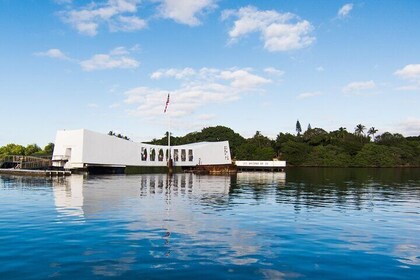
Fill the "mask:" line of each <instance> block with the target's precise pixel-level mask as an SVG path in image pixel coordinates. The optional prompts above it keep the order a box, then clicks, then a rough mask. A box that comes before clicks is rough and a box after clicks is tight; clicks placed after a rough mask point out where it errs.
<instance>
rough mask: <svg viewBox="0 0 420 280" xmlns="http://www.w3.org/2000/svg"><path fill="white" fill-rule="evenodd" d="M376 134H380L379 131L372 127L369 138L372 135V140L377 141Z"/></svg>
mask: <svg viewBox="0 0 420 280" xmlns="http://www.w3.org/2000/svg"><path fill="white" fill-rule="evenodd" d="M376 132H378V130H377V129H376V128H375V127H373V126H372V127H371V128H369V130H368V132H367V134H368V135H369V136H370V135H372V139H375V134H376Z"/></svg>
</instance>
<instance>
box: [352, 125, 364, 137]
mask: <svg viewBox="0 0 420 280" xmlns="http://www.w3.org/2000/svg"><path fill="white" fill-rule="evenodd" d="M365 130H366V126H364V125H363V124H358V125H357V126H356V127H355V128H354V134H356V135H357V136H364V135H365Z"/></svg>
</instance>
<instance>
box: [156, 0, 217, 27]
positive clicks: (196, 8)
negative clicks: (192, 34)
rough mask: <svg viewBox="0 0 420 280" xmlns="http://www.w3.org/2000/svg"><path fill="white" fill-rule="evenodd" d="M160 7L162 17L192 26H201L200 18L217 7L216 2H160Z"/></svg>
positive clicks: (178, 0)
mask: <svg viewBox="0 0 420 280" xmlns="http://www.w3.org/2000/svg"><path fill="white" fill-rule="evenodd" d="M159 2H160V5H159V7H158V10H159V13H160V15H161V16H162V17H164V18H168V19H172V20H174V21H175V22H178V23H181V24H186V25H190V26H196V25H199V24H200V23H201V22H200V20H199V19H198V16H199V15H201V14H203V13H205V12H206V11H210V10H212V9H214V8H215V7H216V1H215V0H182V1H180V0H160V1H159Z"/></svg>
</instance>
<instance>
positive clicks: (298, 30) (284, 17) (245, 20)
mask: <svg viewBox="0 0 420 280" xmlns="http://www.w3.org/2000/svg"><path fill="white" fill-rule="evenodd" d="M230 18H235V21H234V24H233V27H232V28H231V30H230V31H229V37H230V40H231V42H235V41H237V40H238V39H239V38H241V37H244V36H246V35H248V34H251V33H259V34H260V38H261V40H262V41H263V42H264V48H265V49H267V50H268V51H270V52H278V51H289V50H296V49H302V48H305V47H308V46H310V45H311V44H312V43H313V42H314V41H315V37H313V36H311V32H312V30H313V26H312V24H311V23H310V22H309V21H307V20H302V19H300V18H299V17H298V16H296V15H294V14H292V13H279V12H277V11H275V10H266V11H260V10H258V9H257V8H255V7H253V6H247V7H243V8H240V9H239V10H225V11H223V13H222V20H228V19H230Z"/></svg>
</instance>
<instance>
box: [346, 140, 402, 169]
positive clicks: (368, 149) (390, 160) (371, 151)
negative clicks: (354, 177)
mask: <svg viewBox="0 0 420 280" xmlns="http://www.w3.org/2000/svg"><path fill="white" fill-rule="evenodd" d="M396 165H398V158H397V156H396V155H395V153H394V151H393V150H392V149H391V148H390V147H387V146H384V145H378V144H375V143H368V144H365V145H364V146H363V148H362V150H361V151H360V152H358V153H357V155H356V156H355V158H354V166H358V167H393V166H396Z"/></svg>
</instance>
